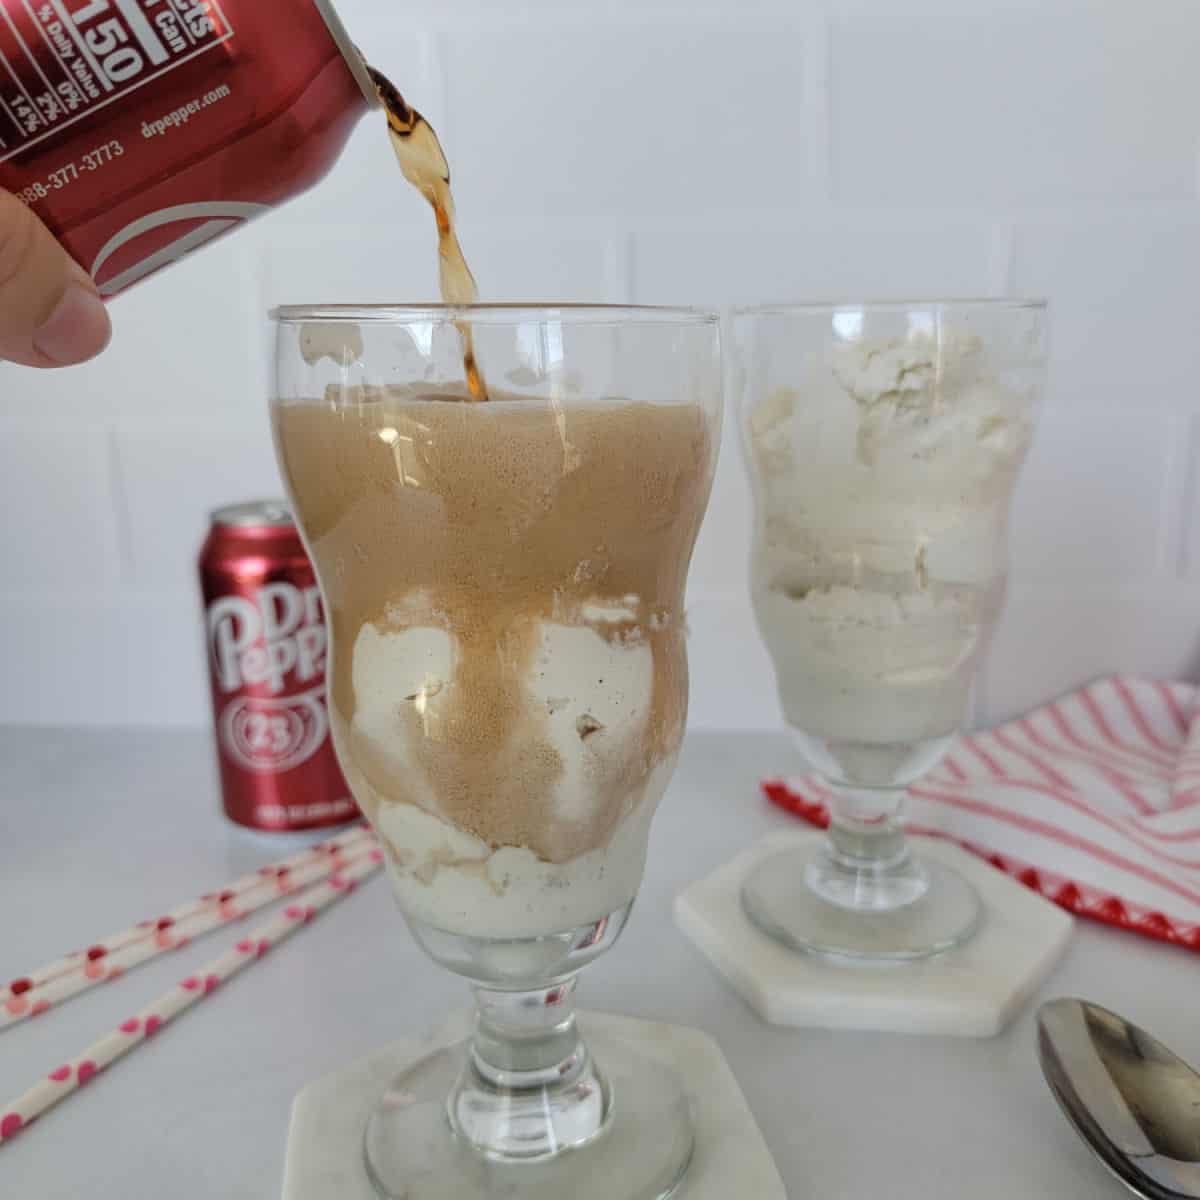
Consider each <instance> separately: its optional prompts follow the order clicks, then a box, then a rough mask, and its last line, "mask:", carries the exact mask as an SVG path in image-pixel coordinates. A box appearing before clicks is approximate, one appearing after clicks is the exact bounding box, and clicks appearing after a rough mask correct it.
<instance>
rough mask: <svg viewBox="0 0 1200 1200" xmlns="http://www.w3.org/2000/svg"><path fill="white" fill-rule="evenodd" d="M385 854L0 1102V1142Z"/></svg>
mask: <svg viewBox="0 0 1200 1200" xmlns="http://www.w3.org/2000/svg"><path fill="white" fill-rule="evenodd" d="M381 862H383V853H382V851H380V850H378V849H373V850H371V851H369V852H368V853H367V854H365V855H364V856H362V857H361V858H356V859H354V860H353V861H352V862H349V863H347V864H346V866H344V867H343V868H341V870H339V871H336V872H335V873H334V874H333V875H331V876H330V878H329V879H328V880H327V881H326V882H325V883H321V884H318V885H317V886H316V887H314V888H310V889H309V890H308V891H306V892H302V893H301V894H300V895H298V896H296V897H295V898H294V899H293V900H292V902H291V903H290V904H289V905H288V906H287V908H286V909H284V911H283V912H282V913H280V914H279V915H278V916H276V917H274V918H272V919H271V920H270V921H268V922H266V923H265V924H263V925H261V926H259V928H258V929H256V930H254V932H253V933H251V934H250V935H249V936H248V937H246V938H243V939H242V940H241V941H240V942H238V943H237V945H236V946H234V947H233V948H232V949H231V950H228V951H226V952H225V953H224V954H222V955H221V956H220V958H215V959H213V960H212V962H210V963H208V964H207V965H206V966H204V967H201V968H200V970H199V971H197V972H196V973H195V974H194V975H189V976H188V977H187V978H186V979H184V980H182V981H181V982H180V983H179V984H178V985H177V986H176V987H174V988H172V989H171V991H169V992H167V993H166V994H165V995H162V996H160V997H159V998H158V999H157V1000H155V1001H154V1003H153V1004H150V1005H148V1006H147V1007H146V1008H143V1009H142V1010H141V1011H140V1012H139V1013H137V1014H136V1015H135V1016H132V1017H130V1018H129V1019H128V1020H126V1021H122V1022H121V1024H120V1025H118V1026H117V1028H116V1029H114V1030H112V1031H111V1032H110V1033H107V1034H105V1035H104V1036H103V1037H101V1038H99V1039H98V1040H97V1041H95V1042H93V1043H92V1045H90V1046H89V1047H88V1048H87V1049H86V1050H85V1051H84V1052H83V1053H82V1054H80V1055H78V1056H77V1057H76V1058H72V1059H71V1060H69V1061H68V1062H65V1063H63V1064H62V1065H61V1066H60V1067H57V1068H56V1069H55V1070H53V1071H51V1072H50V1074H49V1075H47V1076H46V1078H45V1079H42V1080H40V1081H39V1082H38V1083H35V1084H34V1085H33V1087H31V1088H30V1089H29V1090H28V1091H27V1092H25V1093H24V1095H21V1096H18V1097H17V1098H16V1099H15V1100H12V1101H10V1102H9V1103H7V1104H0V1144H3V1142H4V1141H6V1140H7V1139H9V1138H11V1137H13V1136H14V1134H16V1133H18V1132H20V1131H21V1130H22V1129H24V1128H25V1127H26V1126H27V1125H29V1124H30V1123H31V1122H33V1121H34V1120H35V1119H36V1118H37V1117H39V1116H40V1115H41V1114H42V1113H44V1112H45V1111H46V1110H47V1109H48V1108H51V1107H53V1106H54V1105H55V1104H57V1103H58V1102H59V1101H60V1100H62V1099H63V1098H64V1097H65V1096H69V1095H70V1094H71V1093H72V1092H73V1091H75V1090H76V1089H77V1088H79V1087H82V1086H83V1085H84V1084H85V1083H87V1082H88V1080H89V1079H91V1078H92V1077H93V1076H94V1075H95V1074H96V1073H97V1072H98V1071H103V1070H104V1068H105V1067H107V1066H108V1065H109V1064H110V1063H112V1062H115V1061H116V1060H117V1059H118V1058H121V1057H122V1056H123V1055H125V1054H128V1053H129V1051H130V1050H132V1049H133V1048H134V1047H135V1046H139V1045H141V1043H142V1042H144V1041H145V1040H146V1039H147V1038H148V1037H152V1036H153V1035H154V1034H156V1033H157V1032H158V1031H159V1030H160V1029H161V1028H162V1027H163V1026H164V1025H166V1024H167V1023H168V1022H169V1021H173V1020H174V1019H175V1018H176V1017H177V1016H179V1014H180V1013H182V1012H184V1011H185V1010H187V1009H189V1008H191V1007H192V1005H193V1004H196V1003H198V1002H199V1001H200V1000H203V999H204V998H205V996H207V995H209V994H210V993H211V992H213V991H214V990H215V989H216V988H218V987H219V986H220V985H221V984H223V983H224V982H225V981H226V980H227V979H231V978H232V977H233V976H234V975H236V974H237V973H238V972H239V971H242V970H244V969H245V968H246V967H248V966H249V965H250V964H251V963H252V962H255V961H256V960H257V959H260V958H262V956H263V955H264V954H266V953H267V951H268V950H270V949H271V948H272V947H273V946H276V945H278V944H279V943H280V942H281V941H283V939H284V938H286V937H290V936H291V935H292V934H293V933H295V932H296V930H297V929H300V928H302V927H303V926H305V925H307V924H308V923H309V922H310V921H311V920H312V919H313V917H315V916H316V915H317V913H319V912H320V911H321V910H322V909H324V908H327V907H328V906H329V905H330V904H332V903H333V902H334V901H335V900H338V899H340V898H341V897H342V896H346V895H349V893H350V892H352V891H354V889H355V888H356V887H357V886H358V884H359V883H360V882H361V881H362V880H364V879H366V878H367V877H368V876H369V875H371V874H372V873H373V872H375V871H377V870H378V869H379V864H380V863H381Z"/></svg>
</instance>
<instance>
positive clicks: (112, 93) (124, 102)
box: [0, 0, 378, 296]
mask: <svg viewBox="0 0 1200 1200" xmlns="http://www.w3.org/2000/svg"><path fill="white" fill-rule="evenodd" d="M377 104H378V98H377V95H376V92H375V87H374V84H373V83H372V82H371V78H370V75H369V74H368V73H367V67H366V64H365V63H364V61H363V59H362V57H361V56H360V54H359V53H358V51H357V50H356V49H355V47H354V45H353V43H352V42H351V41H350V38H349V36H348V35H347V33H346V30H345V29H344V28H343V26H342V24H341V21H340V20H339V19H338V17H337V14H336V13H335V12H334V10H333V7H332V5H331V4H330V3H329V0H0V187H3V188H6V189H8V191H10V192H13V193H15V194H16V195H17V197H18V198H20V199H21V200H23V201H24V202H25V203H26V204H27V205H29V207H30V208H32V209H33V210H34V212H36V213H37V214H38V216H39V217H41V218H42V220H43V221H44V222H45V223H46V224H47V225H48V226H49V227H50V230H51V231H52V232H53V233H54V234H55V235H56V236H57V237H58V239H59V240H60V241H61V242H62V243H63V245H65V246H66V248H67V250H68V251H69V252H70V253H71V254H72V255H73V256H74V257H75V259H76V260H77V261H78V262H79V263H80V264H81V265H82V266H83V267H85V268H86V269H87V270H88V271H89V272H90V273H91V275H92V276H93V277H94V278H95V279H96V282H97V284H98V285H99V288H100V292H101V294H102V295H105V296H111V295H115V294H116V293H118V292H120V291H122V290H123V289H125V288H127V287H129V286H130V285H131V284H133V283H135V282H137V281H138V280H140V279H143V278H144V277H146V276H147V275H150V274H151V273H153V272H154V271H157V270H159V269H160V268H162V267H165V266H167V265H168V264H169V263H173V262H175V261H177V260H178V259H180V258H182V257H183V256H184V255H186V254H188V253H190V252H191V251H192V250H195V249H196V248H197V247H199V246H202V245H204V244H205V243H207V242H210V241H212V240H213V239H214V238H217V237H219V236H221V235H222V234H225V233H227V232H229V231H230V230H232V229H236V228H237V227H238V226H240V225H242V224H244V223H245V222H246V221H249V220H251V219H252V218H253V217H255V216H258V215H259V214H261V213H264V212H267V211H268V210H270V209H272V208H275V207H277V206H278V205H280V204H282V203H284V202H285V201H286V200H289V199H291V198H292V197H293V196H296V195H299V194H300V193H301V192H303V191H305V190H306V189H307V188H309V187H311V186H312V185H313V184H315V183H316V182H317V181H318V180H319V179H320V178H321V177H322V176H323V175H324V174H325V173H326V171H328V170H329V168H330V167H331V166H332V165H333V163H334V161H335V160H336V158H337V157H338V155H339V154H340V152H341V150H342V148H343V146H345V144H346V142H347V141H348V140H349V137H350V133H351V131H352V130H353V128H354V126H355V124H356V123H357V121H358V120H359V118H360V117H361V116H362V115H363V114H364V113H365V112H367V111H368V109H369V108H371V107H374V106H375V105H377Z"/></svg>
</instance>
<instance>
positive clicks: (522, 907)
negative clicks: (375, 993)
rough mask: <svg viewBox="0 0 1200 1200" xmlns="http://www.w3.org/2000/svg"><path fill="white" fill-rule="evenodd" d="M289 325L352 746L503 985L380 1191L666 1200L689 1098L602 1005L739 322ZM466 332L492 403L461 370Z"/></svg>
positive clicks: (568, 318)
mask: <svg viewBox="0 0 1200 1200" xmlns="http://www.w3.org/2000/svg"><path fill="white" fill-rule="evenodd" d="M276 318H277V334H278V336H277V389H276V397H275V400H274V404H273V408H272V416H273V421H274V428H275V437H276V444H277V449H278V453H279V461H280V464H281V467H282V470H283V474H284V478H285V480H286V483H287V487H288V490H289V492H290V495H291V499H292V502H293V505H294V508H295V513H296V517H297V520H298V523H299V525H300V528H301V531H302V533H303V535H304V538H305V541H306V544H307V546H308V549H309V551H310V554H311V556H312V558H313V561H314V563H315V566H316V570H317V574H318V576H319V579H320V582H321V587H322V592H323V596H324V601H325V606H326V614H327V619H328V622H329V627H330V631H331V646H332V650H331V659H330V663H329V670H328V678H329V713H330V720H331V725H332V729H333V735H334V742H335V745H336V747H337V752H338V757H339V760H340V762H341V765H342V767H343V769H344V771H345V774H346V777H347V780H348V781H349V783H350V786H351V789H352V790H353V792H354V795H355V797H356V799H357V800H358V801H359V803H360V805H361V806H362V808H363V810H364V812H365V813H366V814H367V816H368V818H369V819H370V821H371V823H372V825H373V826H374V828H375V830H376V832H377V833H378V835H379V837H380V839H381V842H382V845H383V847H384V850H385V853H386V857H387V865H388V871H389V875H390V878H391V882H392V886H393V890H394V892H395V895H396V898H397V900H398V902H399V906H400V909H401V911H402V912H403V914H404V916H405V918H406V920H407V922H408V925H409V927H410V929H411V930H412V932H413V934H414V935H415V937H416V939H417V941H418V942H419V943H420V944H421V946H422V947H423V948H424V949H425V951H426V952H427V953H428V954H429V955H430V956H431V957H433V958H434V959H435V960H436V961H437V962H439V963H441V964H442V965H443V966H445V967H448V968H449V969H450V970H452V971H455V972H457V973H458V974H460V975H463V976H465V977H466V978H467V979H468V980H470V981H471V983H472V985H473V988H474V993H475V999H476V1012H475V1024H474V1033H473V1034H472V1035H471V1036H470V1037H469V1038H468V1039H467V1040H466V1041H465V1042H461V1043H459V1044H457V1045H454V1046H451V1047H448V1048H442V1049H438V1050H435V1051H434V1052H432V1053H430V1054H429V1055H428V1056H426V1057H425V1058H423V1059H421V1060H420V1061H418V1062H415V1063H410V1064H408V1065H407V1066H406V1067H405V1068H404V1069H403V1071H401V1072H400V1074H399V1075H398V1077H397V1079H396V1081H395V1083H394V1084H393V1086H392V1087H391V1088H390V1089H389V1092H388V1095H387V1097H386V1098H384V1099H383V1100H381V1101H380V1102H379V1103H378V1104H377V1105H376V1107H375V1109H374V1111H373V1113H372V1116H371V1118H370V1121H369V1124H368V1126H367V1129H366V1134H365V1152H366V1162H367V1169H368V1173H369V1175H370V1178H371V1180H372V1182H373V1184H374V1186H375V1188H376V1190H377V1191H378V1192H379V1193H380V1194H382V1195H385V1196H403V1197H406V1198H409V1200H427V1198H430V1197H454V1198H456V1200H467V1198H470V1197H497V1196H502V1195H503V1196H508V1195H513V1196H517V1195H519V1196H522V1197H549V1196H554V1197H555V1198H556V1200H561V1197H563V1196H573V1197H581V1198H587V1197H597V1198H598V1197H605V1198H609V1197H612V1198H614V1200H626V1198H629V1200H634V1198H636V1200H659V1198H661V1197H663V1196H666V1195H668V1194H670V1193H671V1192H672V1191H673V1190H674V1188H675V1187H676V1186H677V1184H678V1183H679V1181H680V1179H681V1178H682V1177H683V1174H684V1171H685V1170H686V1167H687V1164H688V1162H689V1160H690V1156H691V1152H692V1128H691V1120H690V1116H689V1106H688V1102H687V1099H686V1096H685V1094H684V1093H683V1091H682V1089H681V1087H680V1084H679V1081H678V1080H677V1078H676V1077H675V1075H674V1073H673V1072H672V1071H671V1070H670V1069H669V1068H668V1067H667V1065H666V1064H664V1063H663V1062H659V1061H649V1060H646V1059H643V1058H641V1057H639V1056H638V1055H637V1054H636V1053H634V1052H633V1051H632V1050H631V1049H630V1048H629V1047H627V1046H626V1045H624V1044H623V1043H622V1042H621V1040H620V1039H619V1038H616V1037H613V1036H606V1037H596V1038H589V1040H588V1041H587V1042H585V1041H583V1040H582V1039H581V1037H580V1033H579V1030H578V1028H577V1026H576V1021H575V1015H574V991H575V983H576V975H577V973H578V971H579V970H580V968H582V967H583V966H585V965H586V964H587V963H589V962H590V961H591V960H592V959H594V958H596V957H597V956H598V955H599V954H601V953H602V952H603V951H605V950H606V949H608V948H609V947H610V946H611V945H612V944H613V942H614V941H615V940H616V938H617V936H618V935H619V934H620V932H621V929H622V927H623V926H624V924H625V922H626V920H627V918H628V916H629V911H630V906H631V905H632V903H633V899H634V896H635V894H636V892H637V890H638V886H639V884H640V882H641V878H642V871H643V866H644V862H645V856H646V846H647V839H648V835H649V828H650V822H651V818H652V817H653V814H654V811H655V808H656V807H657V805H658V802H659V800H660V799H661V797H662V795H663V792H664V790H665V788H666V786H667V782H668V780H669V779H670V776H671V773H672V770H673V768H674V764H675V759H676V755H677V753H678V750H679V746H680V741H681V739H682V736H683V731H684V725H685V721H686V715H687V657H686V645H685V629H684V618H683V595H684V585H685V582H686V576H687V569H688V564H689V561H690V558H691V553H692V546H693V543H694V541H695V538H696V534H697V531H698V529H699V526H700V522H701V520H702V518H703V515H704V510H705V506H706V504H707V500H708V494H709V488H710V485H711V479H712V471H713V466H714V460H715V456H716V450H717V446H718V443H719V439H720V414H721V370H720V357H719V356H720V347H719V337H718V325H717V320H716V317H715V316H714V315H712V314H709V313H704V312H699V311H693V310H688V309H648V308H642V309H639V308H617V307H572V306H525V307H522V306H504V305H499V306H473V307H465V308H445V307H440V306H424V307H374V308H347V307H324V308H285V309H281V310H279V311H278V312H277V313H276ZM467 327H469V329H470V331H471V335H472V337H473V342H474V353H475V357H476V360H477V363H478V366H479V368H480V370H481V371H482V377H483V381H484V383H483V386H485V387H486V388H487V391H488V395H489V398H488V399H487V400H485V401H480V402H473V401H471V400H470V399H468V398H467V389H466V386H465V384H464V383H463V350H464V337H463V333H464V330H465V329H466V328H467ZM366 1002H367V999H366V998H365V997H364V1003H366ZM371 1002H372V1003H377V1002H378V998H375V999H373V1000H372V1001H371ZM399 1066H400V1064H398V1067H399Z"/></svg>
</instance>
